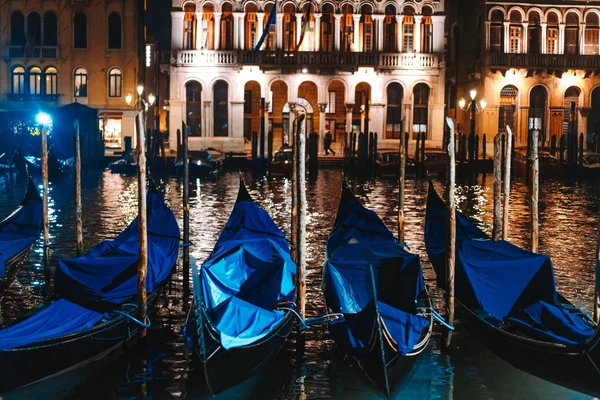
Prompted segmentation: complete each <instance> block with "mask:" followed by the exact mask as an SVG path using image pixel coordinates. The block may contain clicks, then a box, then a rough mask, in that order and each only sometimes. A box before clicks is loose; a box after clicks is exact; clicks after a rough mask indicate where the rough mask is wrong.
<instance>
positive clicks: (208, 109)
mask: <svg viewBox="0 0 600 400" xmlns="http://www.w3.org/2000/svg"><path fill="white" fill-rule="evenodd" d="M203 104H204V118H203V119H202V137H205V138H207V137H213V131H214V124H213V112H212V110H213V109H212V101H205V102H204V103H203Z"/></svg>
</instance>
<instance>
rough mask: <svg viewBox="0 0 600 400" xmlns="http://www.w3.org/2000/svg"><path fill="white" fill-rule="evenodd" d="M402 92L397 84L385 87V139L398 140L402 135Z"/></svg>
mask: <svg viewBox="0 0 600 400" xmlns="http://www.w3.org/2000/svg"><path fill="white" fill-rule="evenodd" d="M403 96H404V91H403V90H402V86H401V85H400V84H399V83H398V82H394V83H390V84H389V86H388V87H387V117H386V135H385V136H386V138H387V139H398V138H400V134H401V133H402V97H403Z"/></svg>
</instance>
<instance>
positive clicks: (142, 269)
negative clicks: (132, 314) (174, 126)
mask: <svg viewBox="0 0 600 400" xmlns="http://www.w3.org/2000/svg"><path fill="white" fill-rule="evenodd" d="M144 117H145V112H144V111H143V110H140V111H139V112H138V115H137V117H136V122H137V124H136V125H137V126H136V128H137V147H136V150H137V156H138V157H137V158H138V159H137V165H138V235H139V246H138V282H137V289H138V296H139V297H138V302H139V311H140V321H142V323H147V321H148V319H147V317H146V315H147V313H148V310H147V307H148V305H147V301H148V298H147V297H148V295H147V293H146V275H147V274H148V224H147V222H148V221H147V220H148V215H147V214H146V152H145V149H146V140H145V139H146V138H145V128H144V125H145V118H144ZM140 336H141V337H145V336H146V328H144V327H140Z"/></svg>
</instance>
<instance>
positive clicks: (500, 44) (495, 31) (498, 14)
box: [489, 10, 504, 53]
mask: <svg viewBox="0 0 600 400" xmlns="http://www.w3.org/2000/svg"><path fill="white" fill-rule="evenodd" d="M489 40H490V51H491V52H492V53H502V52H503V51H504V14H502V11H500V10H495V11H493V12H492V16H491V18H490V39H489Z"/></svg>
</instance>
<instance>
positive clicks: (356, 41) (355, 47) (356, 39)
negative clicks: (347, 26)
mask: <svg viewBox="0 0 600 400" xmlns="http://www.w3.org/2000/svg"><path fill="white" fill-rule="evenodd" d="M352 22H353V23H354V25H353V26H352V39H353V42H352V51H360V14H352Z"/></svg>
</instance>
